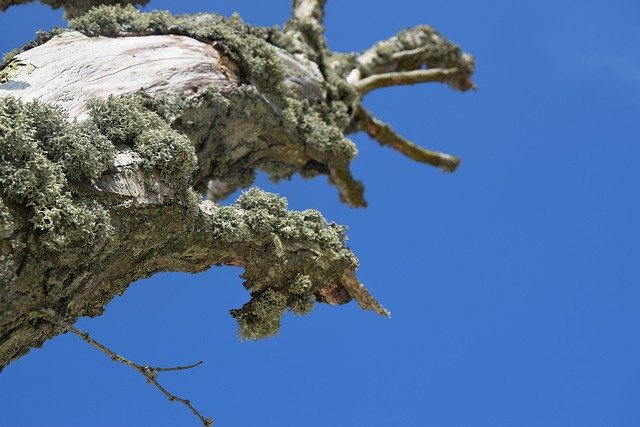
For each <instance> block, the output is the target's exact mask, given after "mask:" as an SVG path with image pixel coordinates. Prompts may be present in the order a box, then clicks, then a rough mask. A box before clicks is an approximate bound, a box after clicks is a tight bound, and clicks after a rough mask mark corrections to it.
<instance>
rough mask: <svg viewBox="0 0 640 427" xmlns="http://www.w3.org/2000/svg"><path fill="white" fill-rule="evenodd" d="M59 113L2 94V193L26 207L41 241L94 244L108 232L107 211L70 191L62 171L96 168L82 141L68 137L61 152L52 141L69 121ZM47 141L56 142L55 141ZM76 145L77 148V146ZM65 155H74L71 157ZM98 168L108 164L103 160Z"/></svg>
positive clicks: (57, 244) (51, 244)
mask: <svg viewBox="0 0 640 427" xmlns="http://www.w3.org/2000/svg"><path fill="white" fill-rule="evenodd" d="M56 118H60V112H59V111H58V110H57V109H55V108H53V107H47V106H44V105H42V104H39V103H38V102H35V101H34V102H31V103H22V102H21V101H19V100H17V99H14V98H10V97H5V98H0V189H1V191H2V196H3V198H6V199H7V200H10V201H12V202H15V203H19V204H21V205H24V206H26V207H28V208H29V209H30V211H31V217H30V222H31V223H32V224H33V226H34V228H35V229H36V230H38V231H39V232H41V233H42V236H41V238H42V243H43V244H44V245H45V246H47V247H49V248H52V249H59V248H61V247H63V246H66V245H68V244H71V243H73V242H79V241H83V242H85V243H92V242H94V241H95V240H96V239H100V238H102V237H104V236H106V235H107V234H108V233H109V230H110V225H109V221H108V215H107V213H106V211H105V210H104V209H103V208H101V207H100V206H99V205H98V204H97V203H95V202H86V201H82V200H78V199H77V198H75V197H74V196H73V194H72V193H71V192H70V191H69V188H68V186H67V177H66V176H65V170H66V169H70V170H71V172H70V173H71V174H74V173H81V172H80V171H82V170H90V171H94V170H95V167H94V166H95V165H93V164H91V163H88V162H94V161H95V159H88V158H84V160H86V161H87V162H83V155H84V154H85V153H84V151H86V150H85V148H86V147H84V144H83V142H82V141H81V142H80V143H79V144H78V145H76V144H75V143H74V141H73V140H68V141H66V144H65V148H66V149H67V150H69V152H67V153H64V154H65V155H63V156H60V153H59V152H58V151H56V149H51V147H52V146H57V147H59V145H56V143H55V141H56V139H57V138H63V137H64V132H65V131H66V130H67V128H68V126H71V125H69V124H68V123H66V122H56ZM51 141H54V142H53V143H52V142H51ZM76 149H77V150H76ZM69 159H73V161H70V160H69ZM97 168H98V169H104V168H106V164H103V165H99V166H98V167H97Z"/></svg>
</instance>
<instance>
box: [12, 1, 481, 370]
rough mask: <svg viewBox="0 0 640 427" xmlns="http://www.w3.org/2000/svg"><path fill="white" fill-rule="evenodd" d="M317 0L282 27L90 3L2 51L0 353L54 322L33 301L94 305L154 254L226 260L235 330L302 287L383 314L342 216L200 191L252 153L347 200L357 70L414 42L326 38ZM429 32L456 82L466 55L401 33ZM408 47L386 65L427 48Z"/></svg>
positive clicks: (227, 177)
mask: <svg viewBox="0 0 640 427" xmlns="http://www.w3.org/2000/svg"><path fill="white" fill-rule="evenodd" d="M323 5H324V1H315V0H314V1H304V0H300V1H295V2H294V14H293V19H292V20H291V21H290V22H289V23H288V24H287V26H286V27H285V29H284V31H282V32H280V31H279V30H275V29H263V28H254V27H249V26H247V25H245V24H243V23H242V22H241V21H239V20H238V19H237V18H232V19H231V20H226V19H223V18H221V17H219V16H217V15H212V14H201V15H194V16H188V17H186V16H183V17H172V16H170V15H168V14H165V13H151V14H140V13H138V12H137V11H135V9H133V8H132V7H125V8H122V7H109V8H99V9H93V10H92V11H90V12H89V13H88V14H86V15H83V16H82V17H80V18H78V19H77V20H73V21H71V23H70V29H68V30H57V31H54V32H52V33H48V34H44V35H42V36H41V38H40V39H39V40H37V41H36V42H34V43H32V44H31V45H29V46H27V48H26V49H23V50H22V51H19V52H17V53H15V54H12V55H10V56H9V57H8V58H7V59H6V60H5V62H4V64H3V66H2V68H1V69H0V83H2V82H4V84H0V197H1V199H0V286H1V288H0V370H1V369H2V368H3V367H5V366H6V365H7V364H9V363H10V362H11V361H13V360H15V359H16V358H18V357H20V356H22V355H24V354H26V353H27V352H28V351H29V349H31V348H34V347H39V346H41V345H42V344H43V343H44V341H46V340H47V339H50V338H52V337H54V336H55V335H57V334H59V333H62V332H64V331H65V328H63V327H61V326H60V325H56V324H54V323H52V322H49V321H47V320H46V316H45V313H47V316H49V315H50V314H51V313H55V314H56V316H57V317H58V318H59V319H60V320H61V321H62V322H63V323H66V324H73V323H74V322H75V321H76V320H77V319H78V318H79V317H81V316H97V315H100V314H101V313H102V312H103V310H104V309H103V307H104V305H105V304H107V303H108V302H109V301H110V300H111V299H112V298H113V297H114V296H115V295H119V294H122V293H123V292H124V291H125V290H126V288H127V287H128V285H129V284H130V283H132V282H133V281H135V280H137V279H140V278H143V277H148V276H150V275H152V274H154V273H156V272H159V271H188V272H194V273H195V272H199V271H203V270H205V269H207V268H209V267H210V266H212V265H222V264H224V265H234V266H242V267H244V268H245V273H244V275H243V277H244V278H245V284H244V285H245V287H246V288H247V289H248V290H249V291H250V292H251V295H252V299H251V301H250V302H248V303H247V304H245V305H244V306H243V307H242V308H240V309H237V310H232V311H231V313H232V315H233V316H234V317H235V318H236V319H237V320H238V322H239V329H240V333H241V335H242V336H244V337H245V338H247V339H256V338H261V337H264V336H269V335H272V334H274V333H276V332H277V331H278V327H279V319H280V317H281V315H282V314H283V313H284V311H286V310H287V309H289V310H292V311H294V312H295V313H298V314H305V313H307V312H308V311H309V310H310V309H311V306H312V304H313V302H314V301H319V302H325V303H329V304H344V303H347V302H349V301H350V300H351V299H355V300H356V301H357V302H358V303H359V304H360V306H361V307H362V308H364V309H367V310H372V311H374V312H377V313H379V314H382V315H388V312H387V311H386V310H385V309H384V308H383V307H382V306H381V305H380V304H379V303H378V302H377V301H376V300H375V299H374V298H373V297H372V296H371V295H370V293H369V292H368V291H367V290H366V289H365V288H364V287H363V285H362V284H361V283H360V282H359V281H358V280H357V279H356V276H355V271H356V269H357V266H358V261H357V258H356V257H355V255H354V254H353V253H352V252H351V251H350V250H349V248H348V247H347V246H346V245H345V243H344V240H345V236H344V229H343V228H342V227H340V226H337V225H335V224H333V223H330V222H327V221H326V220H325V219H324V218H323V217H322V216H321V215H320V214H319V213H318V212H316V211H311V210H309V211H303V212H293V211H288V210H287V207H286V201H285V200H284V199H280V198H278V197H277V196H275V195H272V194H268V193H264V192H261V191H259V190H251V191H249V192H247V193H245V194H244V195H243V196H241V197H240V198H239V199H238V200H237V201H236V202H235V203H234V204H232V205H230V206H221V205H219V204H217V203H216V199H222V198H224V197H226V196H227V195H229V194H230V193H231V192H233V191H234V190H236V189H237V188H243V187H247V186H249V185H250V184H251V183H252V182H253V179H254V173H255V170H256V169H261V170H263V171H265V172H267V173H268V174H269V175H270V176H271V178H273V179H274V180H278V179H283V178H284V179H286V178H289V177H290V176H291V175H292V174H294V173H299V174H301V175H302V176H304V177H313V176H317V175H327V176H328V177H329V180H330V182H331V183H333V184H334V185H335V186H336V187H337V188H338V190H339V193H340V197H341V199H342V200H343V201H344V202H346V203H348V204H350V205H352V206H364V205H365V201H364V196H363V186H362V184H360V183H359V182H358V181H356V180H354V179H353V177H352V176H351V173H350V171H349V162H350V160H351V159H352V158H353V156H354V155H355V153H356V150H355V146H354V144H353V143H352V142H351V141H349V140H348V139H347V138H345V135H346V134H348V133H350V132H354V131H358V130H362V129H364V127H365V126H366V125H367V123H369V128H370V127H371V125H370V123H374V120H377V119H374V118H373V117H371V116H370V115H366V117H364V116H363V114H362V109H361V106H360V100H361V96H362V95H361V94H360V93H359V91H358V90H357V88H358V82H361V81H362V79H365V78H368V77H370V76H374V75H375V74H376V73H378V72H379V73H380V74H381V73H382V72H389V71H390V70H391V71H393V70H395V69H398V66H397V65H396V66H395V67H394V66H393V64H391V63H390V62H389V61H395V63H399V60H398V58H397V55H396V56H393V49H395V53H402V52H404V51H405V50H411V49H416V47H415V46H413V45H411V46H408V45H406V44H404V45H403V44H400V45H399V44H397V43H396V44H393V43H387V45H384V46H383V47H384V49H385V52H384V54H382V55H376V54H375V52H376V50H375V49H377V48H376V46H374V47H373V48H372V49H373V50H370V51H367V52H366V53H365V55H363V58H358V57H355V56H350V55H343V54H338V53H333V52H330V51H328V50H327V49H326V43H325V42H324V37H323V35H322V19H323V10H322V7H323ZM407 31H410V30H407ZM391 40H393V39H391ZM430 43H431V44H433V45H436V44H437V46H438V47H439V48H440V50H439V51H438V52H440V53H441V51H442V50H443V49H444V50H447V49H448V50H447V52H448V56H447V61H448V62H447V64H446V65H447V68H456V70H457V71H456V72H455V73H453V74H455V75H454V76H444V77H442V79H439V80H443V81H446V82H448V83H450V84H451V85H452V87H454V88H456V89H460V90H466V89H469V88H470V87H471V86H470V83H469V82H470V77H469V76H470V74H471V72H472V71H473V66H472V59H471V60H470V59H469V58H470V56H468V55H466V54H462V53H461V52H460V51H459V49H458V48H457V46H455V45H453V44H450V42H446V40H444V39H437V38H434V37H431V38H430V39H428V40H426V41H425V40H422V39H421V40H420V41H419V43H418V44H420V46H423V47H424V46H430ZM414 44H415V43H414ZM389 46H392V48H391V50H390V48H389ZM389 52H391V54H389ZM385 55H387V56H385ZM421 55H422V56H419V55H417V54H416V55H414V56H412V57H411V58H412V60H411V61H412V62H411V64H410V65H406V64H408V63H409V62H408V61H407V60H404V62H403V64H405V65H406V66H404V67H403V68H402V70H408V71H411V70H412V69H419V68H422V67H423V66H425V65H428V64H426V63H427V62H429V61H430V60H431V59H430V58H432V57H431V56H429V55H428V54H426V55H425V54H424V52H423V53H422V54H421ZM372 58H374V59H375V60H373V59H372ZM385 58H386V59H385ZM384 61H387V62H388V63H389V64H391V65H389V66H386V67H385V66H384V65H383V63H384ZM470 61H471V62H470ZM372 63H375V66H372V65H371V64H372ZM470 64H471V65H470ZM449 77H451V79H453V80H451V79H449ZM448 79H449V80H448ZM400 80H402V79H400ZM402 81H403V82H406V80H402ZM375 123H378V122H377V121H376V122H375ZM381 126H382V125H381ZM385 129H386V128H385ZM385 132H386V134H385V135H386V136H385V137H386V138H387V139H389V138H392V139H393V138H394V137H393V136H389V135H388V134H389V132H393V131H392V130H391V129H390V128H389V129H388V131H385ZM370 134H371V132H370ZM372 136H374V135H372ZM374 137H375V136H374ZM393 140H394V141H398V140H397V138H396V139H393ZM394 144H395V145H394ZM394 144H391V146H393V147H394V148H396V149H398V150H399V151H401V152H402V148H398V147H400V145H402V140H401V141H400V142H394ZM411 150H412V151H411V153H412V156H415V157H414V158H420V155H421V154H420V150H421V148H420V147H418V146H416V145H415V144H413V145H412V146H411ZM405 151H406V150H405ZM429 153H431V152H429ZM440 154H442V153H438V155H440ZM442 156H447V155H442ZM442 158H444V157H442ZM456 165H457V163H456ZM438 166H440V167H443V168H446V166H443V164H438ZM454 168H455V166H454ZM206 192H208V195H209V200H202V195H203V194H204V193H206Z"/></svg>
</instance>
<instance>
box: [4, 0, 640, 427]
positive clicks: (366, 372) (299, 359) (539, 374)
mask: <svg viewBox="0 0 640 427" xmlns="http://www.w3.org/2000/svg"><path fill="white" fill-rule="evenodd" d="M174 3H178V2H169V1H160V0H152V1H151V3H150V6H151V7H152V8H159V9H169V10H172V11H174V12H196V11H214V12H219V13H222V14H225V15H228V14H230V13H231V12H232V11H234V10H237V11H238V12H240V14H241V15H242V16H243V18H244V19H245V20H246V21H248V22H250V23H254V24H260V25H273V24H280V23H283V22H284V21H285V20H286V19H287V18H288V15H289V7H290V2H289V1H288V0H274V1H270V2H262V1H259V0H245V1H241V2H239V1H231V0H216V1H211V2H205V1H190V2H180V5H179V6H174ZM417 24H432V25H434V26H435V27H436V28H438V29H439V30H440V31H441V32H442V33H443V34H444V35H446V36H448V37H450V38H451V39H452V40H454V41H456V42H458V43H460V44H461V46H462V47H463V48H464V49H465V50H466V51H468V52H470V53H473V54H475V55H476V57H477V73H476V78H475V81H476V83H477V84H478V87H479V90H478V91H477V92H475V93H466V94H460V93H454V92H451V91H450V90H448V89H447V88H446V87H442V86H438V85H422V86H414V87H403V88H392V89H385V90H379V91H376V92H374V93H372V94H371V95H369V96H368V97H367V99H366V105H367V106H368V107H369V108H370V109H371V110H372V111H373V112H375V113H376V114H377V115H378V116H379V117H380V118H381V119H383V120H385V121H388V122H390V123H392V124H393V126H394V127H395V129H396V130H398V131H399V132H401V133H402V134H403V135H405V136H407V137H408V138H410V139H412V140H414V141H416V142H418V143H421V144H423V145H425V146H427V147H429V148H434V149H439V150H442V151H446V152H450V153H453V154H457V155H460V156H461V157H462V158H463V163H462V165H461V167H460V168H459V171H458V172H456V173H455V174H453V175H449V174H443V173H441V172H439V171H437V170H432V169H429V168H427V167H425V166H423V165H419V164H416V163H413V162H411V161H409V160H408V159H405V158H403V157H402V156H400V155H398V154H397V153H395V152H393V151H390V150H388V149H384V148H380V147H378V146H377V144H376V143H375V142H373V141H371V140H369V139H368V137H367V136H366V135H358V136H356V137H355V138H354V140H355V141H356V143H357V145H358V148H359V150H360V154H359V156H358V158H357V159H356V161H355V163H354V165H353V170H354V174H355V175H357V177H359V178H360V179H362V180H364V182H365V184H366V186H367V193H366V194H367V198H368V201H369V208H368V209H366V210H353V209H349V208H348V207H346V206H344V205H341V204H340V203H339V202H338V198H337V195H336V191H335V189H333V188H332V187H330V186H328V185H327V182H326V180H325V179H323V178H320V179H316V180H312V181H303V180H301V179H294V180H292V181H291V182H285V183H280V184H278V185H273V184H270V183H269V182H268V181H267V180H266V179H264V177H261V178H260V179H259V182H258V183H257V184H258V185H259V186H261V187H262V188H266V189H269V190H272V191H276V192H279V193H280V194H282V195H284V196H286V197H287V198H288V199H289V202H290V206H291V208H294V209H305V208H317V209H320V210H321V211H322V212H323V213H324V214H325V216H327V217H328V218H329V219H332V220H335V221H336V222H338V223H342V224H347V225H349V229H350V231H349V245H350V246H351V248H352V249H353V250H354V251H355V252H356V253H357V254H358V255H359V257H360V260H361V268H360V270H359V277H360V278H361V280H362V281H363V282H365V283H366V284H367V286H368V287H369V289H371V290H372V292H374V294H375V295H376V296H377V297H378V298H379V299H380V300H381V301H382V302H383V304H384V305H385V306H386V307H387V308H389V309H390V310H391V312H392V316H393V317H392V318H391V319H389V320H387V319H382V318H378V317H376V316H375V315H373V314H370V313H364V312H361V311H360V310H359V309H358V308H357V307H356V306H355V305H354V304H350V305H347V306H341V307H329V306H324V305H321V306H316V308H315V309H314V311H313V312H312V313H311V314H310V315H309V316H307V317H295V316H293V315H287V316H286V317H285V319H284V322H283V327H282V331H281V333H280V335H279V336H278V337H276V338H273V339H268V340H265V341H259V342H244V343H241V342H239V341H238V339H237V336H236V331H235V322H234V321H233V319H232V318H231V317H230V316H229V315H228V310H229V309H230V308H234V307H239V306H241V305H242V304H243V303H244V302H245V301H246V300H247V298H248V295H247V294H246V291H245V290H244V289H243V288H242V286H241V279H240V278H239V277H238V275H239V274H240V273H241V271H240V270H239V269H236V268H214V269H212V270H210V271H208V272H206V273H203V274H199V275H187V274H174V273H172V274H160V275H157V276H155V277H153V278H151V279H147V280H143V281H141V282H139V283H136V284H134V285H132V286H131V287H130V289H129V290H128V291H127V292H126V293H125V294H124V295H123V296H122V297H118V298H116V299H114V300H113V302H112V303H111V304H110V305H109V306H108V309H107V311H106V313H105V314H104V315H103V316H102V317H100V318H97V319H82V320H81V321H80V322H79V323H78V325H79V326H80V327H82V328H84V329H86V330H88V331H89V332H91V333H92V335H93V336H94V337H95V338H97V339H98V340H100V341H102V342H104V343H105V344H107V345H109V346H110V347H112V348H113V349H114V350H116V351H118V352H120V353H122V354H124V355H126V356H127V357H130V358H131V359H133V360H136V361H138V362H141V363H149V364H155V365H163V364H165V365H175V364H182V363H189V362H193V361H196V360H200V359H202V360H204V361H205V364H204V366H201V367H199V368H197V369H196V370H193V371H187V372H180V373H173V374H170V373H167V374H164V375H163V376H162V377H161V380H162V382H163V384H165V385H166V386H167V387H168V388H170V389H171V390H172V391H174V392H175V393H176V394H178V395H181V396H186V397H189V398H190V399H191V400H192V401H193V402H194V404H195V405H196V406H197V407H198V408H200V409H201V410H202V412H204V413H205V414H207V415H211V416H213V417H214V418H215V420H216V423H217V424H216V425H218V426H254V425H261V426H299V425H304V426H365V425H366V426H369V427H370V426H522V427H526V426H638V425H640V363H639V362H638V361H639V360H640V341H639V338H638V326H639V325H640V310H639V309H638V307H639V306H640V280H639V279H640V272H639V267H638V266H639V263H638V255H639V254H640V250H639V247H638V246H639V240H640V227H639V225H638V218H640V202H639V200H638V184H639V183H640V168H639V167H638V165H637V161H638V159H639V158H640V133H639V132H638V118H639V116H640V114H639V113H640V50H639V49H638V46H639V45H640V32H639V31H638V27H639V24H640V4H638V3H637V2H634V1H631V0H629V1H625V0H612V1H589V0H581V1H577V0H575V1H574V0H556V1H549V0H539V1H536V2H517V1H505V0H502V1H499V0H486V1H482V2H479V1H473V0H447V1H444V0H438V1H435V0H434V1H424V0H394V1H393V2H372V1H365V0H357V1H356V0H353V1H338V0H330V1H329V3H328V7H327V37H328V40H329V44H330V46H331V47H332V48H333V49H336V50H342V51H352V50H361V49H364V48H366V47H368V46H369V45H370V44H372V43H374V42H375V41H377V40H379V39H382V38H386V37H389V36H391V35H393V34H395V33H396V32H397V31H399V30H400V29H402V28H404V27H408V26H413V25H417ZM55 25H64V22H63V21H61V12H59V11H51V10H48V9H46V8H44V7H40V6H37V5H30V6H23V7H15V8H13V9H10V10H9V11H8V12H7V13H5V14H3V15H0V36H1V37H0V51H1V52H6V51H8V50H10V49H12V48H14V47H17V46H19V45H21V44H22V43H24V42H26V41H28V40H30V39H31V38H32V37H33V33H34V31H35V30H36V29H39V28H50V27H52V26H55ZM0 413H1V416H0V424H2V425H3V426H10V427H18V426H36V425H46V426H113V425H122V426H133V425H136V426H140V425H143V426H146V425H154V426H191V425H193V426H197V425H198V422H197V420H196V419H195V418H193V417H192V415H191V414H190V413H189V412H188V411H187V410H186V409H185V408H183V407H182V406H179V405H171V404H169V403H168V402H166V400H165V399H164V397H163V396H161V395H160V394H159V393H158V392H157V391H156V390H155V389H153V388H152V387H150V386H148V385H146V384H145V381H144V379H142V378H141V377H140V376H139V375H138V374H136V373H134V372H133V371H131V370H130V369H129V368H126V367H123V366H120V365H117V364H114V363H112V362H110V361H109V360H108V359H107V358H106V357H105V356H104V355H102V354H101V353H99V352H97V351H96V350H95V349H93V348H91V347H89V346H87V345H86V344H85V343H83V342H81V341H80V340H79V339H78V338H77V337H75V336H72V335H69V334H67V335H64V336H60V337H57V338H56V339H54V340H52V341H49V342H47V343H46V344H45V345H44V347H43V348H42V349H37V350H33V351H32V352H31V353H30V354H29V355H27V356H26V357H23V358H22V359H20V360H18V361H16V362H14V363H13V364H11V365H10V366H9V367H8V368H6V369H5V371H4V372H3V373H2V374H1V375H0Z"/></svg>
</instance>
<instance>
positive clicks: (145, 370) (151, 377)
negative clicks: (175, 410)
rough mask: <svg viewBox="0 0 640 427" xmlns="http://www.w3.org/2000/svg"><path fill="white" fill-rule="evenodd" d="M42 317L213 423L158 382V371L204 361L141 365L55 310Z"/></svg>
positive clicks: (211, 422) (202, 418) (198, 364)
mask: <svg viewBox="0 0 640 427" xmlns="http://www.w3.org/2000/svg"><path fill="white" fill-rule="evenodd" d="M42 318H43V319H44V320H46V321H47V322H50V323H52V324H54V325H57V326H60V327H61V328H64V329H66V330H67V331H69V332H72V333H73V334H75V335H77V336H79V337H80V338H82V340H83V341H85V342H86V343H88V344H89V345H91V346H93V347H95V348H97V349H98V350H100V351H101V352H103V353H104V354H106V355H107V356H108V357H109V358H110V359H111V360H113V361H114V362H120V363H122V364H124V365H126V366H129V367H130V368H133V369H135V370H136V371H138V372H139V373H140V374H142V375H143V376H144V377H145V378H146V379H147V382H149V383H151V384H153V385H154V386H155V387H156V388H157V389H158V390H160V392H161V393H162V394H164V395H165V396H166V397H167V399H169V402H179V403H182V404H183V405H185V406H186V407H187V408H189V409H190V410H191V412H192V413H193V414H194V415H195V416H196V417H198V418H199V419H200V421H201V422H202V425H203V426H204V427H209V426H212V425H213V419H212V418H209V417H205V416H204V415H202V414H201V413H200V411H198V410H197V409H196V408H195V407H194V406H193V405H192V404H191V402H190V401H189V400H187V399H183V398H181V397H178V396H176V395H175V394H173V393H171V392H169V391H168V390H167V389H166V388H164V387H163V386H162V385H161V384H160V383H159V382H158V373H159V372H169V371H183V370H186V369H193V368H195V367H197V366H200V365H202V363H203V362H202V361H200V362H197V363H194V364H193V365H186V366H174V367H168V368H164V367H155V366H148V365H139V364H137V363H135V362H132V361H131V360H129V359H127V358H126V357H124V356H121V355H119V354H117V353H116V352H114V351H113V350H111V349H109V348H108V347H107V346H105V345H104V344H101V343H100V342H98V341H96V340H95V339H93V338H91V336H90V335H89V334H88V333H87V332H85V331H82V330H80V329H78V328H76V327H75V326H73V325H70V324H68V323H66V322H63V321H62V320H60V319H58V318H57V315H56V313H55V311H53V310H48V311H47V310H45V311H42Z"/></svg>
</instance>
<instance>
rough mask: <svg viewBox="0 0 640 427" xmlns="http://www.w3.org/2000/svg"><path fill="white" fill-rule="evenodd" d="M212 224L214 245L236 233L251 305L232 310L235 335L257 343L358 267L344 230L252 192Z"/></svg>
mask: <svg viewBox="0 0 640 427" xmlns="http://www.w3.org/2000/svg"><path fill="white" fill-rule="evenodd" d="M221 213H222V214H223V216H222V218H215V219H214V233H215V234H214V236H215V239H216V240H218V239H220V240H224V241H229V238H230V237H231V236H233V235H234V233H236V232H240V233H241V234H242V235H243V240H242V241H236V243H239V244H240V245H242V244H245V245H246V242H253V245H257V246H256V247H255V249H252V246H251V245H249V246H247V247H246V248H245V249H243V251H244V252H245V258H246V271H245V273H244V274H243V277H244V279H245V287H246V288H247V289H249V290H250V291H251V295H252V299H251V301H249V302H248V303H247V304H245V305H244V306H243V307H242V308H241V309H238V310H232V311H231V314H232V315H233V316H234V317H235V318H236V319H237V320H238V324H239V334H240V336H241V337H244V338H246V339H258V338H264V337H268V336H271V335H274V334H276V333H277V332H278V328H279V325H280V317H281V316H282V315H283V314H284V313H285V312H286V310H287V308H288V309H289V310H291V311H292V312H293V313H295V314H298V315H305V314H307V313H309V312H310V311H311V309H312V308H313V304H314V302H315V301H316V295H315V293H316V292H317V291H318V290H319V289H320V287H322V286H324V285H325V284H327V283H337V282H338V281H339V280H340V277H341V275H342V273H343V272H344V271H345V270H346V269H354V268H356V267H357V265H358V261H357V259H356V258H355V256H354V255H353V253H352V252H351V251H350V250H349V249H348V248H347V247H346V246H345V244H344V242H345V228H344V227H341V226H338V225H336V224H334V223H328V222H327V221H326V220H325V219H324V218H323V217H322V215H321V214H320V213H319V212H317V211H314V210H306V211H302V212H295V211H289V210H287V201H286V199H284V198H281V197H278V196H277V195H275V194H271V193H266V192H263V191H260V190H256V189H252V190H250V191H247V192H246V193H244V194H243V195H242V196H241V197H240V198H239V199H238V201H237V202H236V203H235V204H233V205H231V206H227V207H221V208H218V210H217V211H216V214H215V217H218V216H219V215H220V214H221Z"/></svg>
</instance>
